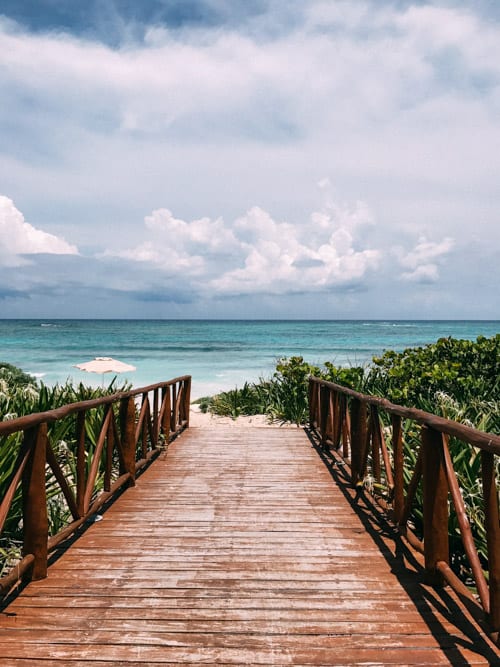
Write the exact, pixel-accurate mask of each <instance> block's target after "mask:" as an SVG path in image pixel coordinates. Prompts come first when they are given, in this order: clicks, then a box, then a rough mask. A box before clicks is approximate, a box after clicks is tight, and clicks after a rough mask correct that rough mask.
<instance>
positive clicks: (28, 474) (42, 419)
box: [0, 376, 191, 596]
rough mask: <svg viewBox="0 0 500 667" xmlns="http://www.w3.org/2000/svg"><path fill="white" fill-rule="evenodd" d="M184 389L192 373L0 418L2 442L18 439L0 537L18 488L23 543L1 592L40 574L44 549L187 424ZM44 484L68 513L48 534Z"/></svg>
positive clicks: (0, 508) (0, 509) (1, 505)
mask: <svg viewBox="0 0 500 667" xmlns="http://www.w3.org/2000/svg"><path fill="white" fill-rule="evenodd" d="M190 388H191V377H190V376H183V377H179V378H175V379H173V380H169V381H167V382H161V383H158V384H153V385H150V386H147V387H142V388H140V389H134V390H132V391H128V392H119V393H116V394H113V395H110V396H104V397H102V398H97V399H92V400H87V401H81V402H78V403H70V404H68V405H64V406H62V407H60V408H57V409H55V410H50V411H47V412H39V413H35V414H30V415H27V416H25V417H20V418H18V419H13V420H9V421H4V422H0V438H1V439H3V438H8V437H11V438H12V439H13V446H15V441H16V435H17V436H18V437H17V442H19V440H20V444H19V446H18V447H17V449H18V453H17V459H16V461H15V464H14V466H13V469H12V472H11V475H10V478H9V480H8V482H7V485H6V492H5V494H4V497H3V498H0V537H1V535H2V530H3V529H4V526H5V523H6V520H7V519H8V517H9V512H10V511H11V510H12V504H13V501H14V499H16V498H17V499H18V500H19V493H21V504H22V513H21V517H19V518H20V520H21V521H22V540H23V546H22V558H21V560H20V561H19V562H18V563H17V564H16V565H15V566H14V567H13V568H12V570H11V571H10V572H9V573H8V574H7V575H6V576H4V577H3V578H1V579H0V596H1V595H5V594H7V593H8V592H9V591H10V590H11V589H12V587H13V586H15V585H16V584H17V583H18V582H19V581H20V580H21V579H25V580H26V579H28V580H29V579H32V580H34V579H42V578H44V577H46V576H47V562H48V556H49V553H50V552H51V551H52V550H53V549H54V548H55V547H56V546H57V545H58V544H60V543H61V542H62V541H63V540H65V539H66V538H68V537H69V536H70V535H71V534H73V533H74V532H75V531H76V530H77V529H78V528H79V527H80V526H81V525H82V524H83V523H84V522H85V521H87V520H89V519H90V517H92V516H93V515H95V514H96V512H97V510H98V509H99V508H100V507H102V505H103V504H104V503H106V502H107V501H108V500H110V498H111V497H112V496H114V495H115V494H117V493H118V492H119V490H120V489H122V488H123V487H124V486H125V485H127V484H128V485H134V484H135V478H136V475H137V473H138V472H139V471H141V470H142V469H143V468H144V467H145V466H146V465H147V464H148V463H149V462H150V461H151V460H152V459H153V458H155V457H156V456H158V454H159V453H160V452H161V451H162V447H163V445H164V444H166V443H168V442H169V441H170V440H171V439H172V438H174V437H175V436H176V435H177V434H178V433H180V431H182V430H183V429H184V428H186V427H188V426H189V401H190ZM151 398H152V400H151ZM96 419H97V420H99V421H98V425H97V429H93V428H92V427H91V422H92V421H94V422H95V420H96ZM63 420H64V422H65V424H68V426H67V429H65V430H64V432H66V431H67V432H68V433H70V435H71V436H72V437H70V440H72V448H73V451H72V457H71V460H72V463H73V465H72V466H68V465H66V466H65V465H63V464H61V462H60V460H58V457H57V456H56V449H57V448H58V447H59V445H60V444H61V443H60V442H57V441H54V438H53V437H51V429H52V428H53V427H54V426H55V425H56V424H58V423H59V424H60V423H61V422H63ZM13 436H14V437H13ZM15 455H16V454H15V451H14V452H13V456H15ZM48 485H50V488H51V489H52V490H53V489H54V487H55V488H56V489H57V493H58V494H59V498H60V499H64V502H65V503H66V507H67V510H68V513H69V515H70V522H69V523H68V524H67V525H65V526H64V527H62V529H60V530H59V531H58V532H57V533H56V534H54V535H50V527H49V520H48V505H47V503H48V500H49V499H48V494H47V486H48ZM49 535H50V536H49Z"/></svg>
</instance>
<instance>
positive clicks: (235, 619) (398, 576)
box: [0, 426, 498, 667]
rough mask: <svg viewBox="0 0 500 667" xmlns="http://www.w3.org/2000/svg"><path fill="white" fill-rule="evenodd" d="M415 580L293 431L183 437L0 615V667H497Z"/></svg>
mask: <svg viewBox="0 0 500 667" xmlns="http://www.w3.org/2000/svg"><path fill="white" fill-rule="evenodd" d="M355 507H356V509H355ZM403 561H407V564H409V565H410V569H409V570H408V569H405V568H403V567H402V564H403ZM421 582H422V574H421V572H420V571H419V565H418V563H417V562H416V561H414V560H413V558H412V556H411V554H410V553H409V552H407V551H405V548H404V547H403V546H402V545H401V544H400V542H399V541H398V539H397V537H395V536H394V534H392V533H391V531H390V528H389V527H388V526H387V525H385V524H384V523H383V521H382V522H381V523H380V522H377V521H376V520H375V519H374V518H373V514H372V512H371V511H370V510H369V507H368V505H367V504H366V503H365V502H364V501H363V500H362V499H360V498H358V499H356V498H353V496H352V495H351V492H350V491H349V486H348V484H347V483H346V482H344V481H343V475H342V468H340V467H338V466H333V467H332V468H331V471H330V470H329V467H328V466H327V465H325V463H324V462H323V461H322V460H321V458H320V456H319V455H318V453H317V452H316V451H315V449H314V448H313V447H312V446H311V442H310V441H309V439H308V437H307V435H306V434H305V433H304V431H302V430H299V429H279V428H247V429H234V428H228V427H223V426H218V427H217V428H214V429H201V428H191V429H188V430H187V431H186V432H185V433H183V434H182V435H181V436H180V437H179V438H178V439H177V440H176V441H174V443H173V444H171V445H170V447H169V450H168V452H166V453H164V454H162V455H161V457H160V459H159V460H157V461H156V462H155V463H154V464H153V465H152V466H151V467H150V468H149V469H148V470H147V471H146V472H145V473H144V474H143V475H142V476H141V477H140V478H139V480H138V481H137V485H136V486H135V487H134V488H131V489H128V490H127V491H126V492H125V493H124V494H123V495H122V496H121V497H120V498H119V499H118V500H117V501H116V502H115V503H114V505H112V506H111V507H110V508H109V509H108V510H107V511H106V512H105V514H104V516H103V520H102V521H99V522H96V523H94V524H92V525H91V526H90V527H89V529H88V530H87V531H86V532H85V533H84V534H83V535H82V536H81V537H80V538H79V539H78V540H76V541H75V543H74V544H73V545H72V546H71V547H70V548H69V549H68V550H67V551H66V552H65V553H63V554H61V556H60V558H58V559H57V561H56V562H55V563H54V564H53V565H52V566H51V567H50V570H49V577H48V578H47V579H45V580H43V581H40V582H35V583H32V584H30V585H29V586H27V587H26V588H25V590H24V591H23V592H22V594H21V595H19V596H18V597H17V598H16V599H15V600H14V601H13V602H12V603H11V604H10V605H9V606H8V607H7V608H6V609H5V610H4V612H3V613H2V614H1V615H0V616H1V620H0V664H1V665H2V667H11V666H15V667H28V666H29V667H35V666H37V665H45V666H47V665H54V666H55V667H60V666H61V665H72V666H73V667H77V666H80V665H81V666H84V665H85V666H86V667H90V666H91V667H116V666H117V665H124V666H126V667H131V666H132V665H134V666H139V665H141V666H142V667H144V666H145V665H147V666H148V667H154V666H155V665H165V664H177V665H186V664H192V665H195V664H196V665H198V664H205V665H207V664H208V665H257V664H258V665H289V664H294V665H320V664H321V665H353V664H370V665H382V664H393V665H407V664H412V665H413V664H418V665H424V664H425V665H436V664H439V665H443V664H444V665H449V664H452V665H460V664H483V665H484V664H498V662H497V661H498V653H497V652H496V651H495V649H494V648H493V647H492V645H491V644H490V643H489V641H488V639H487V638H486V637H485V636H484V635H483V634H481V633H480V632H475V631H474V629H473V625H472V622H471V621H470V620H469V619H468V617H467V615H466V616H465V617H464V616H463V614H462V613H461V612H459V611H458V606H457V601H456V598H455V597H454V596H453V595H452V594H451V593H450V592H449V591H448V589H444V591H441V592H439V593H438V592H435V591H434V590H433V589H430V588H428V587H426V586H423V585H422V583H421Z"/></svg>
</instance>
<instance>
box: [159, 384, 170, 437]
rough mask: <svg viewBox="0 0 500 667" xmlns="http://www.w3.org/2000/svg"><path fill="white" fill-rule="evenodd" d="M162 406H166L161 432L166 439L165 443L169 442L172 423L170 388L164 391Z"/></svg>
mask: <svg viewBox="0 0 500 667" xmlns="http://www.w3.org/2000/svg"><path fill="white" fill-rule="evenodd" d="M162 404H163V405H164V410H163V416H162V424H161V430H162V433H163V436H164V437H165V442H168V441H169V438H170V423H171V421H172V417H171V412H172V406H171V404H170V387H165V388H163V389H162Z"/></svg>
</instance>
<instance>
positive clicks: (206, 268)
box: [106, 201, 381, 295]
mask: <svg viewBox="0 0 500 667" xmlns="http://www.w3.org/2000/svg"><path fill="white" fill-rule="evenodd" d="M372 222H373V221H372V217H371V214H370V212H369V210H368V208H367V207H366V206H365V205H364V204H362V203H357V204H356V205H355V206H354V207H351V208H349V207H346V206H341V205H338V204H336V203H333V202H331V201H329V202H327V204H326V205H325V207H324V208H323V209H322V210H320V211H318V212H315V213H313V214H312V215H311V217H310V219H309V220H306V221H305V222H303V223H302V224H299V223H295V224H293V223H291V222H278V221H276V220H274V219H273V218H272V216H271V215H270V214H269V213H268V212H267V211H265V210H263V209H262V208H260V207H258V206H254V207H252V208H251V209H250V210H249V211H248V212H247V213H246V214H245V215H244V216H242V217H240V218H237V219H236V220H235V221H234V222H232V223H226V222H225V221H224V220H223V219H222V218H218V219H216V220H211V219H210V218H202V219H199V220H193V221H190V222H187V221H184V220H180V219H177V218H175V217H174V216H173V215H172V213H171V212H170V211H169V210H167V209H159V210H156V211H153V213H152V214H151V215H150V216H147V217H146V218H145V235H146V240H145V241H143V242H142V243H141V244H139V245H138V246H137V247H135V248H132V249H127V250H122V251H113V250H111V249H109V250H107V252H106V255H108V256H113V255H114V256H118V257H122V258H127V259H130V260H134V261H139V262H148V263H150V264H154V265H156V266H157V267H158V268H159V269H161V270H162V271H164V272H166V273H173V272H181V273H183V274H184V275H185V276H186V278H191V279H193V280H197V281H198V289H200V290H202V291H203V290H205V289H209V290H210V291H212V292H213V293H214V294H219V295H220V294H232V295H238V294H253V293H267V294H289V293H296V292H304V291H312V292H315V291H318V290H325V289H329V288H335V287H340V288H342V287H345V286H352V285H355V284H358V283H360V282H362V281H363V280H364V279H365V277H366V276H367V274H368V273H369V271H370V270H371V269H375V268H376V267H377V265H378V262H379V260H380V255H381V253H380V251H379V250H377V249H373V248H364V247H363V244H362V242H361V241H360V239H359V237H360V236H361V234H360V231H361V230H362V229H363V228H364V227H365V226H366V225H369V224H372Z"/></svg>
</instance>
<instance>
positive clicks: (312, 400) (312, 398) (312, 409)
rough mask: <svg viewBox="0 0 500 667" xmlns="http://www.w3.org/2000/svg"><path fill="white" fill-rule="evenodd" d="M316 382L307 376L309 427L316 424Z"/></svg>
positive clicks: (313, 426) (312, 427)
mask: <svg viewBox="0 0 500 667" xmlns="http://www.w3.org/2000/svg"><path fill="white" fill-rule="evenodd" d="M315 392H316V383H315V382H314V381H313V379H312V378H309V427H310V428H311V429H314V428H315V426H316V403H317V401H316V393H315Z"/></svg>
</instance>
